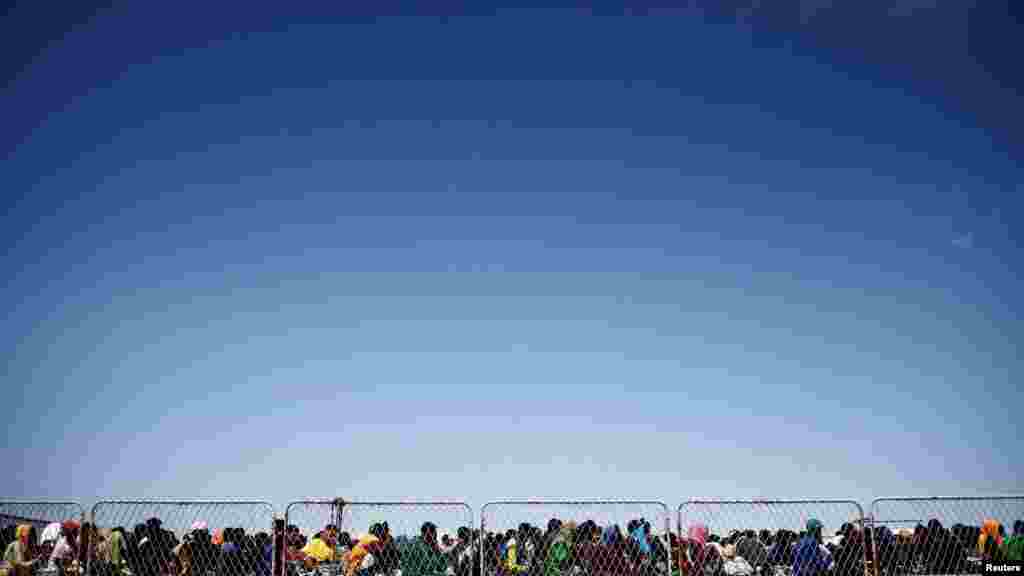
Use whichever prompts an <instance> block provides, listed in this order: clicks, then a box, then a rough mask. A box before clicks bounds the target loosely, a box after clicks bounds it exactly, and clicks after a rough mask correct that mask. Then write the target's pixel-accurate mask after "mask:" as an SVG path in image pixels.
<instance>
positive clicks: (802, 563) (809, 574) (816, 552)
mask: <svg viewBox="0 0 1024 576" xmlns="http://www.w3.org/2000/svg"><path fill="white" fill-rule="evenodd" d="M821 531H822V524H821V522H820V521H818V520H816V519H814V518H812V519H810V520H808V521H807V534H806V535H805V536H804V537H803V538H802V539H801V540H800V541H799V542H798V543H797V545H796V550H795V552H794V554H793V556H794V558H793V576H820V575H821V574H824V573H825V572H827V571H828V570H829V569H830V568H831V564H832V559H831V558H829V556H828V555H827V554H826V552H825V550H824V549H823V548H822V545H821V542H822V534H821Z"/></svg>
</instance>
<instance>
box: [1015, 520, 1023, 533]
mask: <svg viewBox="0 0 1024 576" xmlns="http://www.w3.org/2000/svg"><path fill="white" fill-rule="evenodd" d="M1013 535H1014V536H1024V520H1017V521H1016V522H1014V523H1013Z"/></svg>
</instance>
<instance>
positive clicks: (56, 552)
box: [50, 520, 81, 574]
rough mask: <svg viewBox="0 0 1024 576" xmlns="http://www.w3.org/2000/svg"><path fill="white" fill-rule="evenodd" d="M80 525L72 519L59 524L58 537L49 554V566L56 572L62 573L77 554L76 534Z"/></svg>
mask: <svg viewBox="0 0 1024 576" xmlns="http://www.w3.org/2000/svg"><path fill="white" fill-rule="evenodd" d="M80 527H81V526H80V525H79V524H78V522H75V521H74V520H68V521H66V522H64V523H63V524H61V531H60V539H59V540H58V541H57V545H56V546H54V547H53V552H52V553H51V554H50V568H51V569H55V570H57V573H58V574H64V573H65V572H66V571H67V570H68V569H69V568H70V567H71V564H72V563H73V562H74V561H75V559H76V558H77V556H78V551H77V546H78V542H77V536H78V530H79V528H80Z"/></svg>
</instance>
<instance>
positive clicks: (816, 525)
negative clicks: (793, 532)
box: [807, 518, 825, 532]
mask: <svg viewBox="0 0 1024 576" xmlns="http://www.w3.org/2000/svg"><path fill="white" fill-rule="evenodd" d="M824 526H825V525H824V524H822V523H821V520H818V519H817V518H811V519H810V520H808V521H807V531H808V532H814V531H816V530H821V529H822V528H824Z"/></svg>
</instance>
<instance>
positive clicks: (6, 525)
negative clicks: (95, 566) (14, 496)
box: [0, 501, 87, 575]
mask: <svg viewBox="0 0 1024 576" xmlns="http://www.w3.org/2000/svg"><path fill="white" fill-rule="evenodd" d="M23 525H24V526H28V527H29V528H28V532H27V543H26V544H17V545H15V544H13V543H15V542H16V540H17V530H18V526H23ZM83 529H87V526H85V509H84V508H83V507H82V506H81V505H80V504H78V503H75V502H46V501H0V542H2V544H3V550H4V551H5V554H4V566H3V569H4V570H6V571H9V572H14V573H17V574H24V573H27V572H31V571H34V572H35V573H36V574H38V575H55V574H58V572H60V573H64V574H74V573H78V572H80V567H81V566H84V565H86V558H85V553H84V550H83V551H81V554H80V553H79V552H80V550H81V549H80V548H79V547H78V546H77V542H78V540H79V539H80V538H81V535H82V533H83ZM7 551H11V555H10V557H8V554H7Z"/></svg>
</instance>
